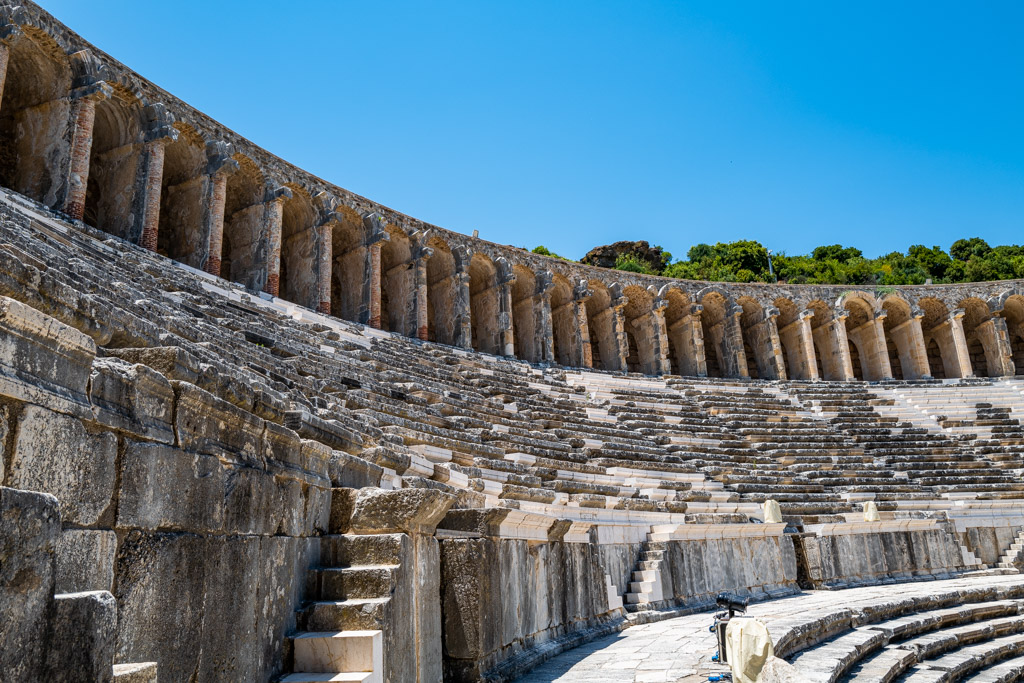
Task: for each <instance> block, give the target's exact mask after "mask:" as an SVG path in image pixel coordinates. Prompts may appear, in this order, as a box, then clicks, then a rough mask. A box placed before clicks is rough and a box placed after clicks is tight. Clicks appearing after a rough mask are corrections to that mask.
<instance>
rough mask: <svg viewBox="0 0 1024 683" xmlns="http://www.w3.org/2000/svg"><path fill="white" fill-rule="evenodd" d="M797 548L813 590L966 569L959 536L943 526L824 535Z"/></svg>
mask: <svg viewBox="0 0 1024 683" xmlns="http://www.w3.org/2000/svg"><path fill="white" fill-rule="evenodd" d="M847 530H848V529H847ZM796 542H797V543H799V545H800V554H801V555H802V558H801V562H802V563H804V567H805V571H806V573H807V575H806V579H807V580H808V581H809V582H810V583H811V584H813V586H814V587H825V586H833V587H845V586H852V585H861V584H869V583H877V582H879V581H885V580H891V581H895V580H912V579H914V578H915V577H928V576H937V577H941V576H948V575H949V574H952V573H955V572H958V571H962V570H963V569H965V565H964V558H963V553H962V549H961V546H960V544H959V542H958V538H957V535H956V534H955V533H954V532H953V530H952V527H951V525H949V524H945V523H944V524H942V525H937V524H936V525H933V527H932V528H927V529H920V530H908V531H880V532H866V533H857V532H856V531H854V533H831V532H830V531H824V532H819V533H818V534H816V535H809V534H808V535H800V536H799V537H797V538H796ZM802 578H803V577H802Z"/></svg>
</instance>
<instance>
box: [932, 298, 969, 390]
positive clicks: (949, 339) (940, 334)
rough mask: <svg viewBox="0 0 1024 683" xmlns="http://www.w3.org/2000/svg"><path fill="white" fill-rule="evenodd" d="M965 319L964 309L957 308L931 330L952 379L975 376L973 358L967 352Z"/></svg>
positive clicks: (948, 375) (944, 366) (945, 367)
mask: <svg viewBox="0 0 1024 683" xmlns="http://www.w3.org/2000/svg"><path fill="white" fill-rule="evenodd" d="M963 317H964V309H962V308H957V309H955V310H953V311H952V312H950V314H949V315H948V316H947V317H946V319H945V320H943V321H942V322H941V323H939V324H938V325H936V326H935V327H933V328H932V329H931V336H932V337H934V339H935V342H936V343H937V344H938V345H939V353H940V354H942V366H943V368H944V369H945V372H946V377H948V378H950V379H955V378H964V377H973V376H974V370H973V369H972V368H971V357H970V354H969V353H968V352H967V337H966V336H964V324H963Z"/></svg>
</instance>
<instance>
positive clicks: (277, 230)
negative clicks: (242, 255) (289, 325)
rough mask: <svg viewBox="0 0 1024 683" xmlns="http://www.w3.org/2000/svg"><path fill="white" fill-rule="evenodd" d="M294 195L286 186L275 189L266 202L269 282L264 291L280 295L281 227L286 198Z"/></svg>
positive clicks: (265, 227) (265, 222)
mask: <svg viewBox="0 0 1024 683" xmlns="http://www.w3.org/2000/svg"><path fill="white" fill-rule="evenodd" d="M291 196H292V191H291V190H289V189H288V188H286V187H280V188H278V189H277V190H275V191H274V192H273V193H272V195H271V197H270V199H269V200H268V201H267V202H266V204H264V210H263V222H264V229H265V234H266V240H267V264H266V269H267V282H266V284H265V285H264V286H263V291H264V292H266V293H267V294H269V295H271V296H278V294H280V290H281V228H282V221H283V220H284V203H285V200H287V199H288V198H290V197H291Z"/></svg>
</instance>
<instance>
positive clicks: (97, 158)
mask: <svg viewBox="0 0 1024 683" xmlns="http://www.w3.org/2000/svg"><path fill="white" fill-rule="evenodd" d="M0 36H2V37H0V92H2V99H0V185H2V186H3V189H0V294H2V297H0V454H2V457H0V482H2V484H3V488H2V489H0V612H2V615H3V618H2V620H0V679H2V680H3V681H8V680H10V681H64V680H82V681H109V680H114V679H116V680H118V681H121V682H122V683H129V682H136V681H155V680H157V676H159V680H160V681H163V682H168V681H170V682H175V681H267V680H282V681H327V680H332V681H393V682H397V681H403V682H404V681H422V682H428V681H429V682H431V683H433V682H436V681H440V680H442V679H444V680H452V681H470V680H493V681H498V680H512V679H515V678H516V677H517V676H522V675H524V674H525V675H526V676H527V677H528V678H527V679H526V680H531V681H541V680H554V679H555V678H558V677H559V676H562V678H563V680H588V681H591V682H592V683H597V682H598V681H620V680H621V681H634V680H636V681H675V680H704V678H705V677H706V676H707V675H708V674H709V673H713V672H715V671H717V670H719V668H720V667H719V668H716V667H717V665H716V664H715V663H714V662H712V660H711V655H712V654H713V652H714V650H715V645H714V638H713V636H712V635H711V634H709V633H708V632H707V625H708V623H709V617H708V615H707V613H706V610H707V609H709V608H710V606H711V605H712V603H713V601H714V596H715V594H716V593H717V592H718V591H721V590H731V591H734V592H737V593H739V594H742V595H749V596H751V597H752V598H754V600H755V602H757V601H761V602H760V604H757V605H754V606H752V607H751V613H753V614H756V615H759V616H760V617H761V618H762V619H764V620H765V622H766V623H767V625H768V628H769V631H770V632H771V635H772V637H773V639H774V641H775V652H776V654H777V655H779V656H780V657H785V658H788V659H789V661H790V662H791V663H792V664H793V666H794V667H795V669H790V670H788V671H789V673H790V674H792V675H794V676H795V675H798V674H799V675H803V676H805V677H806V679H808V680H821V681H825V680H827V681H832V680H838V679H850V680H856V681H869V680H870V681H891V680H896V679H897V678H899V677H904V678H906V679H907V680H911V681H952V680H967V679H969V680H973V681H989V682H995V681H1010V680H1016V679H1018V678H1020V677H1021V676H1022V672H1024V577H1022V576H1021V575H1020V574H1019V573H1018V568H1019V567H1020V566H1021V565H1022V561H1024V558H1019V557H1018V556H1019V554H1020V550H1021V549H1022V546H1024V535H1022V530H1024V483H1022V481H1021V476H1020V475H1021V472H1022V470H1024V460H1022V457H1024V429H1022V427H1021V424H1020V418H1021V416H1022V413H1024V395H1022V392H1024V378H1021V375H1024V283H1021V282H991V283H977V284H969V285H950V286H919V287H901V288H894V289H889V290H886V291H877V290H876V291H865V290H850V289H849V288H846V287H827V286H784V285H780V286H774V285H736V284H728V285H724V284H710V283H703V282H687V281H671V280H666V279H663V278H657V277H646V276H640V275H635V274H631V273H625V272H618V271H611V270H602V269H596V268H588V267H585V266H582V265H579V264H575V263H569V262H564V261H560V260H554V259H548V258H543V257H540V256H537V255H534V254H530V253H526V252H524V251H522V250H519V249H514V248H511V247H506V246H501V245H496V244H491V243H489V242H485V241H482V240H479V239H474V238H469V237H466V236H464V235H460V234H455V233H452V232H448V231H446V230H444V229H442V228H438V227H435V226H432V225H427V224H424V223H422V222H420V221H417V220H415V219H413V218H410V217H408V216H404V215H402V214H399V213H397V212H395V211H393V210H391V209H388V208H386V207H383V206H380V205H378V204H375V203H374V202H372V201H370V200H368V199H365V198H363V197H359V196H356V195H353V194H352V193H350V192H347V191H345V190H343V189H342V188H339V187H337V186H334V185H331V184H330V183H327V182H325V181H323V180H321V179H320V178H316V177H314V176H312V175H310V174H308V173H306V172H304V171H303V170H301V169H299V168H295V167H294V166H291V165H290V164H288V163H287V162H285V161H283V160H281V159H278V158H276V157H274V156H273V155H271V154H270V153H268V152H266V151H264V150H262V149H260V148H258V147H256V146H254V145H253V144H251V143H250V142H249V141H247V140H245V139H243V138H241V137H239V136H238V135H236V134H235V133H233V132H232V131H230V130H228V129H227V128H225V127H224V126H223V125H222V124H220V123H218V122H216V121H213V120H211V119H209V118H208V117H206V116H204V115H203V114H202V113H200V112H198V111H196V110H194V109H192V108H191V107H189V106H188V105H187V104H185V103H183V102H181V101H180V100H178V99H176V98H175V97H174V96H173V95H170V94H169V93H167V92H164V91H163V90H161V89H160V88H159V87H157V86H155V85H153V84H152V83H149V82H148V81H146V80H143V79H142V78H141V77H140V76H139V75H137V74H135V73H134V72H132V71H131V70H129V69H128V68H126V67H125V66H124V65H122V64H120V63H118V62H117V61H115V60H113V59H111V58H110V57H109V56H107V55H106V54H104V53H102V52H101V51H99V50H98V49H96V48H94V47H93V46H91V45H90V44H88V43H86V42H85V41H84V40H83V39H82V38H80V37H79V36H78V35H76V34H74V33H73V32H71V31H70V30H69V29H68V28H67V27H65V26H63V25H61V24H60V23H59V22H57V21H56V20H55V19H54V18H53V17H51V16H50V15H48V14H47V13H46V12H45V11H43V10H42V9H40V8H39V7H37V6H35V5H33V4H31V3H28V2H26V3H25V4H24V5H22V6H17V7H15V6H11V5H0ZM1015 376H1016V377H1017V378H1015ZM769 501H777V502H778V503H779V505H780V506H781V521H777V520H775V519H774V515H771V514H770V515H768V519H767V521H766V520H765V514H764V511H765V510H769V511H771V512H774V509H775V508H774V506H773V505H770V504H769V505H767V506H765V505H764V504H765V503H767V502H769ZM876 513H877V514H876ZM895 583H900V584H901V585H899V586H898V587H895V586H893V585H892V584H895ZM824 589H829V590H824ZM785 596H789V597H785ZM783 597H785V599H781V598H783ZM686 615H691V616H686ZM669 617H673V618H671V619H669ZM627 627H629V628H628V629H627ZM584 643H588V644H587V645H586V646H585V647H582V648H581V647H577V646H579V645H581V644H584ZM574 648H575V649H574ZM538 666H539V668H537V667H538ZM531 669H532V670H533V671H532V673H529V672H530V671H531ZM794 672H795V673H794Z"/></svg>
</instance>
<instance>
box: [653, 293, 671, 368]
mask: <svg viewBox="0 0 1024 683" xmlns="http://www.w3.org/2000/svg"><path fill="white" fill-rule="evenodd" d="M666 308H668V299H662V298H661V297H655V299H654V302H653V306H652V307H651V313H650V315H651V346H652V347H653V349H654V365H655V367H654V374H655V375H670V374H672V363H670V362H669V359H668V326H667V325H666V324H665V309H666Z"/></svg>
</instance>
